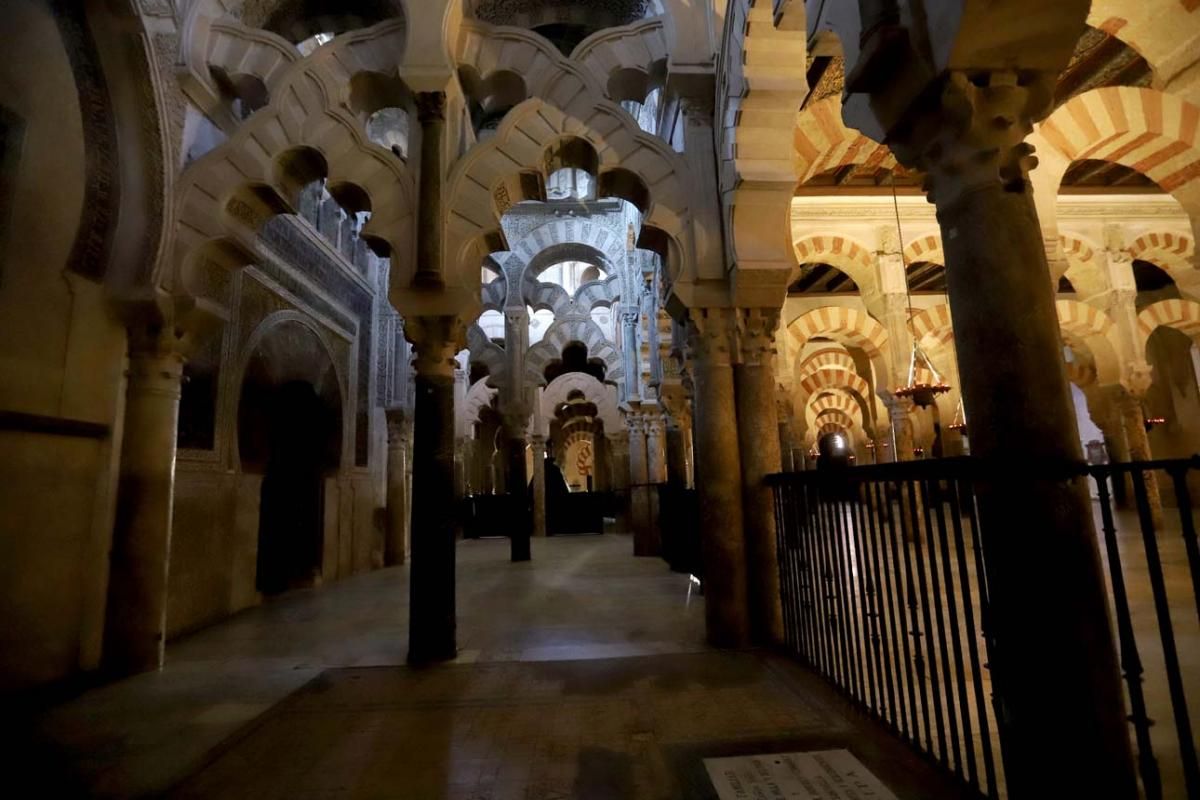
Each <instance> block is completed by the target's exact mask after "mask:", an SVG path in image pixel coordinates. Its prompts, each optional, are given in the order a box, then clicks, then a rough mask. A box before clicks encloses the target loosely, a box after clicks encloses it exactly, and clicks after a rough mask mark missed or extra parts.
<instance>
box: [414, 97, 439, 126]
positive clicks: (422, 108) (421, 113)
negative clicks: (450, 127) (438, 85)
mask: <svg viewBox="0 0 1200 800" xmlns="http://www.w3.org/2000/svg"><path fill="white" fill-rule="evenodd" d="M413 101H414V102H415V104H416V106H417V121H418V122H420V123H421V124H425V123H426V122H435V121H436V122H441V121H443V120H445V119H446V93H445V92H417V94H416V95H415V96H414V98H413Z"/></svg>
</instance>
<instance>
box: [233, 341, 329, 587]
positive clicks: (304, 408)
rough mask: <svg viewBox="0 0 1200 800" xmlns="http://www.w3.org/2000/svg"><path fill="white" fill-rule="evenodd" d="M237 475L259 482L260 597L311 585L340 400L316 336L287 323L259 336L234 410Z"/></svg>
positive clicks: (319, 559) (317, 567)
mask: <svg viewBox="0 0 1200 800" xmlns="http://www.w3.org/2000/svg"><path fill="white" fill-rule="evenodd" d="M238 449H239V454H240V456H241V461H242V469H243V471H244V472H247V473H252V474H254V473H256V474H259V475H261V476H262V486H261V491H260V493H259V521H258V553H257V558H256V573H255V587H256V588H257V589H258V591H260V592H262V593H263V594H265V595H271V594H278V593H280V592H284V591H287V590H289V589H296V588H302V587H305V586H311V585H313V584H314V583H315V582H316V581H317V580H318V579H319V578H320V575H321V570H322V566H323V556H322V554H323V551H324V541H325V516H326V514H325V482H326V479H327V478H329V477H330V476H332V475H335V474H336V473H337V471H338V469H339V467H340V465H341V450H342V400H341V391H340V388H339V383H338V379H337V374H336V370H335V369H334V366H333V362H332V360H331V359H330V357H329V354H328V352H327V351H326V349H325V346H324V344H323V343H322V342H321V340H320V339H319V337H318V336H317V334H316V333H314V332H313V331H312V330H311V329H310V328H308V327H307V326H306V325H304V324H302V323H300V322H298V321H295V320H287V321H284V322H282V323H278V324H276V325H275V326H273V327H271V328H270V329H269V330H268V332H267V333H266V334H265V335H264V336H263V337H262V339H261V341H260V342H259V344H258V346H257V347H256V348H255V350H254V354H253V355H252V356H251V358H250V360H249V362H248V363H247V366H246V371H245V376H244V378H243V381H242V391H241V400H240V403H239V406H238Z"/></svg>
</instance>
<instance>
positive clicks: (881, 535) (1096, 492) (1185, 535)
mask: <svg viewBox="0 0 1200 800" xmlns="http://www.w3.org/2000/svg"><path fill="white" fill-rule="evenodd" d="M983 470H984V467H983V465H982V463H981V462H980V461H978V460H975V459H942V460H936V461H921V462H907V463H901V464H887V465H877V466H869V467H859V468H852V469H845V470H841V471H837V472H821V471H815V472H801V473H787V474H781V475H773V476H771V477H770V478H769V482H770V484H771V486H772V487H773V489H774V496H775V507H776V518H777V521H778V525H777V528H778V536H779V538H778V545H779V549H778V554H779V569H780V590H781V595H782V597H781V599H782V605H783V612H784V624H785V629H786V644H787V646H788V647H789V649H790V650H791V651H792V652H793V653H794V654H795V655H796V656H798V657H799V658H800V659H802V660H803V661H804V662H806V663H807V664H808V665H810V666H811V667H813V668H814V669H816V670H817V671H819V672H820V673H822V674H823V675H824V676H825V677H826V678H827V679H829V680H830V681H832V682H833V683H834V684H835V685H836V686H838V687H839V688H840V689H841V690H842V691H844V692H845V693H846V694H847V695H848V696H849V697H850V698H851V699H852V700H853V701H854V702H856V703H857V704H858V705H859V706H860V707H862V708H863V709H864V710H865V711H867V712H868V713H870V714H871V715H873V716H875V717H877V718H878V719H880V720H881V721H883V722H884V723H885V724H887V725H888V726H889V727H890V728H891V729H892V730H893V732H894V733H896V734H897V735H898V736H900V737H901V738H903V739H904V740H905V741H907V742H908V743H909V744H911V745H913V746H914V747H916V748H918V749H919V750H920V751H922V752H923V753H924V754H926V755H927V756H929V757H930V758H931V759H933V760H935V761H936V762H937V763H939V764H940V765H941V766H942V767H943V768H944V769H945V770H946V771H948V772H949V773H951V774H953V775H955V776H957V778H959V779H960V780H961V781H962V782H963V783H964V784H965V785H966V786H967V787H969V788H970V789H971V790H973V791H974V792H975V793H977V794H979V795H980V796H984V797H989V798H998V797H1003V796H1006V791H1005V780H1004V757H1003V756H1004V741H1005V740H1004V737H1005V731H1004V730H1003V728H1002V726H1000V725H999V724H998V719H997V715H996V712H995V707H994V706H993V698H992V691H991V680H990V676H989V674H988V654H989V645H990V641H989V629H988V585H987V577H986V575H987V573H986V572H985V569H984V564H985V555H984V547H983V546H982V541H983V537H985V536H987V535H988V532H987V530H986V528H982V527H981V520H980V515H979V512H978V508H977V505H976V499H975V485H976V482H977V480H978V479H979V478H980V477H981V476H982V475H983ZM1054 472H1055V475H1054V477H1056V478H1059V479H1063V478H1077V477H1079V476H1081V475H1085V474H1086V475H1087V476H1089V477H1090V478H1091V481H1090V482H1089V484H1090V485H1091V488H1092V489H1093V493H1092V497H1093V503H1094V510H1095V515H1096V522H1097V525H1096V528H1097V536H1098V537H1099V540H1100V541H1099V545H1100V550H1101V553H1102V556H1103V559H1104V563H1105V570H1106V578H1107V587H1108V599H1109V604H1108V605H1109V612H1110V614H1111V616H1112V621H1113V623H1114V627H1115V630H1116V632H1117V642H1118V649H1119V653H1118V654H1117V655H1118V656H1119V659H1120V664H1121V669H1122V672H1123V673H1124V677H1125V688H1126V708H1127V710H1128V712H1129V715H1128V716H1129V722H1130V736H1131V740H1132V743H1133V746H1134V751H1135V753H1136V756H1137V761H1138V770H1139V773H1140V777H1141V783H1142V790H1143V793H1144V796H1146V797H1148V798H1152V800H1157V798H1162V797H1184V796H1187V797H1200V770H1198V769H1197V754H1196V745H1195V742H1196V738H1195V730H1194V726H1195V722H1196V721H1193V720H1192V718H1191V716H1190V714H1189V711H1188V699H1189V695H1190V696H1191V699H1192V700H1193V705H1194V704H1195V703H1197V702H1200V697H1198V696H1197V693H1200V547H1198V546H1197V541H1196V529H1195V520H1194V518H1193V510H1192V503H1191V492H1192V491H1193V488H1192V487H1189V477H1190V478H1191V479H1192V480H1193V481H1196V479H1197V478H1198V477H1200V458H1192V459H1185V460H1174V461H1153V462H1142V463H1132V464H1112V465H1100V466H1092V465H1086V464H1082V463H1081V464H1078V465H1074V464H1072V465H1064V466H1063V467H1061V468H1055V469H1054ZM1151 475H1153V476H1156V477H1155V479H1154V480H1156V481H1157V483H1158V485H1159V487H1160V489H1161V490H1162V493H1163V496H1164V497H1166V498H1167V499H1168V500H1171V501H1173V503H1174V505H1175V506H1176V507H1175V508H1166V509H1163V512H1162V514H1161V515H1160V514H1159V513H1158V510H1157V509H1156V507H1155V504H1154V503H1153V501H1152V499H1151V498H1152V493H1151V491H1150V490H1149V489H1148V483H1147V476H1151ZM1114 481H1122V482H1128V483H1129V484H1131V486H1130V487H1129V488H1130V489H1131V490H1132V496H1133V499H1134V508H1133V509H1131V510H1122V509H1119V508H1116V507H1115V506H1114V503H1113V500H1112V498H1113V487H1114ZM1033 556H1034V554H1031V557H1033ZM1156 721H1157V722H1158V723H1159V724H1157V725H1156V724H1155V722H1156Z"/></svg>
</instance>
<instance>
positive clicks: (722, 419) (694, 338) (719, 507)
mask: <svg viewBox="0 0 1200 800" xmlns="http://www.w3.org/2000/svg"><path fill="white" fill-rule="evenodd" d="M735 323H736V314H735V313H734V311H733V310H731V309H725V308H693V309H691V311H690V314H689V320H688V350H689V362H690V363H691V366H692V383H693V387H694V392H695V394H694V399H693V402H694V408H693V412H692V413H693V414H694V419H695V423H694V424H695V433H696V490H697V495H698V500H699V505H700V538H701V548H702V552H703V558H704V595H705V601H704V612H705V624H706V629H707V635H708V641H709V643H710V644H712V645H714V646H716V647H744V646H745V645H747V644H749V643H750V612H749V607H748V604H747V590H746V541H745V536H744V533H743V530H744V529H743V518H742V464H741V456H740V454H739V449H738V431H737V426H736V425H735V424H730V423H731V422H732V421H733V420H734V419H736V408H737V404H736V401H735V398H734V383H733V360H732V348H733V345H734V341H733V337H734V335H735V331H736V325H735Z"/></svg>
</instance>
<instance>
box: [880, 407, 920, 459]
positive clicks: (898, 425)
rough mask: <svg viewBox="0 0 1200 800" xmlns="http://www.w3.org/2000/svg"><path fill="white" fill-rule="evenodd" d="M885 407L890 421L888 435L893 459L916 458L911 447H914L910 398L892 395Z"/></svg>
mask: <svg viewBox="0 0 1200 800" xmlns="http://www.w3.org/2000/svg"><path fill="white" fill-rule="evenodd" d="M887 409H888V417H889V418H890V419H891V422H892V435H891V437H889V438H890V439H891V443H890V449H891V451H892V458H893V460H895V461H912V460H913V459H914V458H916V455H915V454H914V453H913V448H914V447H916V443H915V441H914V440H913V421H912V409H913V403H912V401H911V400H906V399H903V398H899V397H892V398H890V399H889V400H888V403H887Z"/></svg>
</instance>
